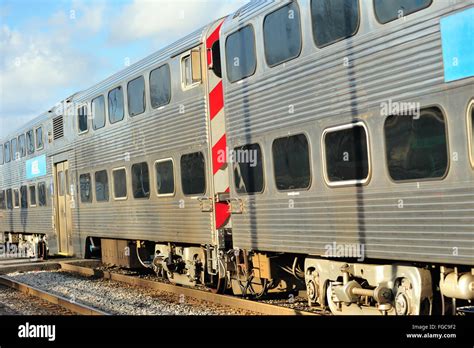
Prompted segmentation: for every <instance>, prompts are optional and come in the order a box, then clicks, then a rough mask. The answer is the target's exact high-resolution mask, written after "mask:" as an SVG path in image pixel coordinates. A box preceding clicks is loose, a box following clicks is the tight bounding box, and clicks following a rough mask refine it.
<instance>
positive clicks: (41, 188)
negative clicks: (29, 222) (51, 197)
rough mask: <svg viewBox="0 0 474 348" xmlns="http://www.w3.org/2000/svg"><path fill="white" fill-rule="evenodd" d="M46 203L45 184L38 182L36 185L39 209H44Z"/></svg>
mask: <svg viewBox="0 0 474 348" xmlns="http://www.w3.org/2000/svg"><path fill="white" fill-rule="evenodd" d="M46 203H47V202H46V184H45V183H44V182H40V183H39V184H38V205H39V206H40V207H45V206H46Z"/></svg>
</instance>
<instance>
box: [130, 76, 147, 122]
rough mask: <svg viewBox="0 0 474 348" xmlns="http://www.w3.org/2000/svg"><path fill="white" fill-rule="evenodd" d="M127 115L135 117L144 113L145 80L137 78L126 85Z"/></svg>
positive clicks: (141, 77)
mask: <svg viewBox="0 0 474 348" xmlns="http://www.w3.org/2000/svg"><path fill="white" fill-rule="evenodd" d="M127 96H128V114H129V115H130V116H136V115H139V114H142V113H144V112H145V79H144V78H143V76H140V77H137V78H136V79H134V80H132V81H130V82H129V83H128V85H127Z"/></svg>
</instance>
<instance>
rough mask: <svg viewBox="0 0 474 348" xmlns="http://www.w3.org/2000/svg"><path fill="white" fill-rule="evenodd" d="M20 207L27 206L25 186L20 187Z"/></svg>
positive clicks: (26, 189) (26, 188)
mask: <svg viewBox="0 0 474 348" xmlns="http://www.w3.org/2000/svg"><path fill="white" fill-rule="evenodd" d="M20 207H21V209H26V208H28V187H27V186H21V187H20Z"/></svg>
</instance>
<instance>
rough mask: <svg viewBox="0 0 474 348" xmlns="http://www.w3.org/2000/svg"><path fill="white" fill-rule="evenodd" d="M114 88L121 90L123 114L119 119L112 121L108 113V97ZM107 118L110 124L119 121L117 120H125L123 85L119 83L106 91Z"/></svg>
mask: <svg viewBox="0 0 474 348" xmlns="http://www.w3.org/2000/svg"><path fill="white" fill-rule="evenodd" d="M116 89H120V90H121V91H122V109H123V116H122V119H121V120H117V121H114V122H112V120H111V119H110V115H111V113H110V105H109V98H110V93H112V91H115V90H116ZM107 119H108V121H109V124H110V125H112V124H116V123H119V122H122V121H123V120H125V96H124V93H123V86H122V85H121V84H120V85H118V86H115V87H113V88H111V89H109V91H108V92H107Z"/></svg>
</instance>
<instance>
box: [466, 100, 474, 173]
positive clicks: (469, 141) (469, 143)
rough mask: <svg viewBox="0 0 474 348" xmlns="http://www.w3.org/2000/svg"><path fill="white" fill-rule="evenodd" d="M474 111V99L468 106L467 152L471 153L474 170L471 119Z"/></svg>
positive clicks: (473, 126)
mask: <svg viewBox="0 0 474 348" xmlns="http://www.w3.org/2000/svg"><path fill="white" fill-rule="evenodd" d="M473 111H474V98H473V99H471V100H470V101H469V103H468V104H467V112H466V116H467V147H468V148H467V150H468V152H469V158H470V159H471V167H472V168H473V169H474V149H473V148H474V139H473V136H472V134H473V131H474V122H473V120H472V117H471V113H472V112H473Z"/></svg>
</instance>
